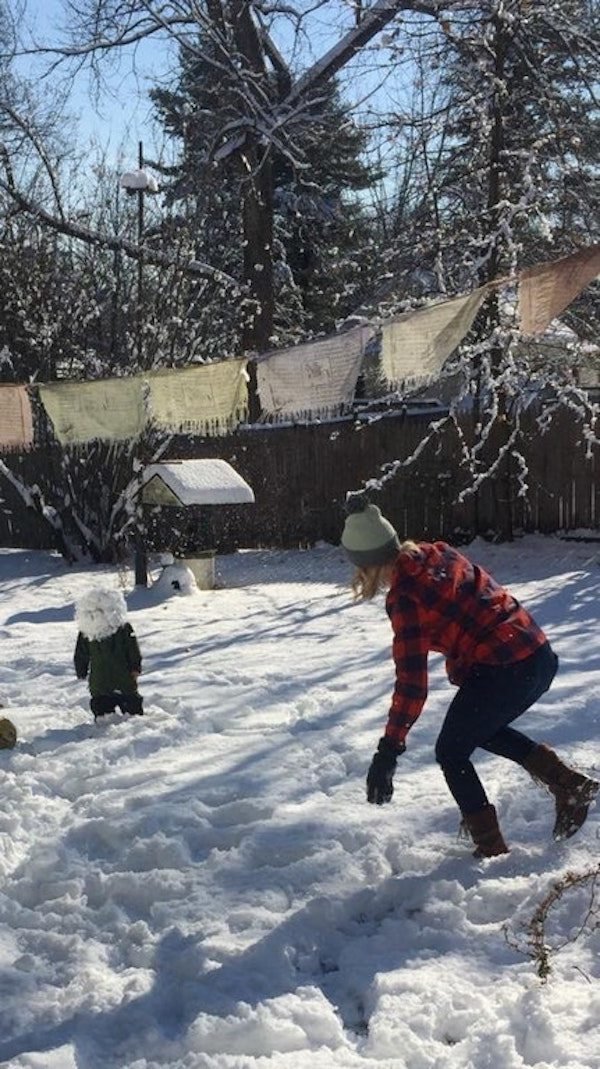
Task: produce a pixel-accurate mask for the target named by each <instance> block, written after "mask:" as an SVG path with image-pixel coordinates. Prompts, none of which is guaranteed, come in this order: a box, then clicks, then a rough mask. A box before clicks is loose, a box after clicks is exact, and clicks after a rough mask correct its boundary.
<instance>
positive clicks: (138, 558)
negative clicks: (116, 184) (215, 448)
mask: <svg viewBox="0 0 600 1069" xmlns="http://www.w3.org/2000/svg"><path fill="white" fill-rule="evenodd" d="M120 185H121V188H122V189H124V190H125V192H126V193H127V194H128V195H129V196H132V197H135V196H137V239H138V246H139V255H138V270H137V314H136V334H137V359H138V366H139V367H140V368H141V367H142V364H143V357H144V253H143V240H144V195H145V194H146V193H158V183H157V181H156V179H155V178H154V176H153V175H151V174H149V173H148V171H146V170H145V168H144V146H143V143H142V142H141V141H140V142H139V143H138V170H137V171H127V172H126V174H124V175H122V177H121V182H120ZM138 463H139V474H140V487H139V490H138V493H137V495H136V503H135V509H136V526H135V535H134V542H135V585H136V586H147V585H148V553H147V550H146V539H145V524H144V506H143V502H142V483H141V473H142V471H143V464H142V462H141V461H140V460H139V458H138Z"/></svg>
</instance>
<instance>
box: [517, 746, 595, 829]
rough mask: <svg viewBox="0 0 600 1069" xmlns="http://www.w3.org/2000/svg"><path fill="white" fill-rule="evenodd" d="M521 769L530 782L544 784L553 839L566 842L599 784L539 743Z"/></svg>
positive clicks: (579, 824)
mask: <svg viewBox="0 0 600 1069" xmlns="http://www.w3.org/2000/svg"><path fill="white" fill-rule="evenodd" d="M523 768H526V769H527V771H528V772H529V773H530V775H532V776H533V778H534V779H536V780H539V781H540V782H541V783H543V784H545V786H546V787H547V788H548V790H549V791H550V794H552V795H553V796H554V801H555V804H556V821H555V823H554V830H553V832H552V835H553V838H554V839H569V838H570V837H571V835H574V834H575V832H576V831H579V829H580V827H581V825H582V824H583V822H584V821H585V818H586V817H587V814H588V809H589V806H590V802H592V801H593V800H594V798H595V797H596V795H597V793H598V791H599V790H600V783H597V782H596V780H593V779H590V778H589V776H584V775H583V774H582V773H581V772H575V771H574V770H573V769H572V768H569V766H568V765H565V764H564V763H563V762H562V761H561V759H560V757H559V756H558V754H555V753H554V750H551V749H550V747H549V746H545V745H544V744H543V743H542V744H541V745H540V746H536V748H535V750H532V752H531V754H530V755H529V757H528V758H527V760H526V761H524V762H523Z"/></svg>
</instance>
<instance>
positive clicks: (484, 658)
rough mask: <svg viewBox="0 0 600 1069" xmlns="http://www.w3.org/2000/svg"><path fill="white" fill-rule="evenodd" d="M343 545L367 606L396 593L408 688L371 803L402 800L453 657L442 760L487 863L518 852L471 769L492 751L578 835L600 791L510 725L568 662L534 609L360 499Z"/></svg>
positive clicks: (394, 616)
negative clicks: (432, 685)
mask: <svg viewBox="0 0 600 1069" xmlns="http://www.w3.org/2000/svg"><path fill="white" fill-rule="evenodd" d="M347 512H348V516H347V518H346V523H345V526H344V531H343V534H342V546H343V548H344V550H345V551H346V554H347V556H348V557H349V559H350V561H351V562H352V563H353V564H354V565H355V567H356V569H357V570H356V573H355V577H354V581H353V584H352V585H353V589H354V591H355V594H356V596H357V597H359V598H367V599H370V598H372V597H374V596H375V594H377V593H378V591H385V592H386V593H387V600H386V608H387V612H388V615H389V617H390V621H391V624H392V630H393V632H394V640H393V658H394V662H395V668H396V685H395V689H394V694H393V697H392V703H391V709H390V713H389V718H388V722H387V726H386V729H385V733H384V735H383V737H382V738H381V739H380V740H379V745H378V747H377V752H376V753H375V754H374V755H373V759H372V761H371V766H370V768H369V772H368V776H367V800H368V801H369V802H374V803H375V804H376V805H381V804H382V803H384V802H389V801H390V800H391V797H392V793H393V784H392V778H393V775H394V771H395V769H396V761H397V758H398V757H399V756H400V754H402V753H404V751H405V749H406V742H405V740H406V736H407V734H408V731H409V730H410V728H411V727H412V726H413V724H414V723H415V721H416V719H417V717H418V716H419V715H420V713H421V710H422V708H423V706H424V704H425V700H426V698H427V656H428V653H429V651H430V650H431V651H435V652H437V653H443V654H444V655H445V657H446V671H447V673H448V677H449V679H450V682H452V683H454V684H456V685H457V686H458V688H459V690H458V693H457V694H456V695H455V697H454V699H453V701H452V702H451V704H450V707H449V709H448V711H447V713H446V717H445V720H444V723H443V725H442V730H441V732H440V735H439V737H438V740H437V743H436V749H435V755H436V759H437V761H438V763H439V765H440V766H441V769H442V772H443V774H444V777H445V779H446V782H447V784H448V787H449V790H450V792H451V794H452V796H453V797H454V799H455V801H456V803H457V805H458V807H459V809H460V811H461V814H462V817H463V824H464V826H465V827H466V829H467V830H468V831H469V832H470V835H471V837H472V839H473V841H474V843H475V846H476V850H475V856H476V857H494V856H495V855H497V854H504V853H507V852H508V847H507V846H506V843H505V841H504V838H503V836H502V832H501V831H500V828H499V826H498V820H497V816H496V810H495V808H494V806H493V805H490V803H489V802H488V799H487V796H486V793H485V791H484V789H483V786H482V784H481V781H480V779H479V777H478V775H477V773H476V771H475V769H474V767H473V765H472V763H471V756H472V754H473V751H474V750H475V749H476V748H477V747H480V748H482V749H484V750H487V751H488V752H490V753H494V754H497V755H498V756H499V757H504V758H507V759H508V760H509V761H514V762H516V763H517V764H519V765H522V767H523V768H525V769H526V770H527V771H528V772H529V773H530V774H531V775H532V776H533V778H534V779H535V780H537V781H539V782H541V783H543V784H545V785H546V786H547V788H548V789H549V791H550V793H551V794H552V795H553V796H554V801H555V808H556V820H555V825H554V833H553V834H554V838H555V839H566V838H568V837H569V836H571V835H573V834H574V833H575V832H576V831H577V830H578V829H579V828H580V827H581V825H582V824H583V822H584V820H585V819H586V816H587V812H588V808H589V805H590V803H591V802H592V800H593V798H594V797H595V795H596V794H597V793H598V790H599V789H600V784H599V783H597V782H596V781H595V780H592V779H589V778H588V777H587V776H584V775H582V774H581V773H579V772H575V771H573V769H571V768H569V767H568V766H567V765H565V764H564V763H563V762H562V761H561V759H560V758H559V757H558V756H557V754H555V753H554V752H553V751H552V750H551V749H550V748H549V747H548V746H546V745H544V744H540V745H538V744H537V743H535V742H534V741H533V740H532V739H530V738H528V737H527V736H526V735H523V734H522V733H521V732H520V731H516V730H515V729H514V728H513V727H509V725H510V724H511V723H512V722H513V721H514V720H516V719H517V717H519V716H521V714H522V713H524V712H525V710H526V709H529V708H530V706H531V705H533V703H534V702H536V701H537V699H538V698H539V697H540V696H541V695H542V694H543V693H544V692H545V691H547V690H548V688H549V687H550V684H551V683H552V680H553V678H554V675H555V673H556V670H557V667H558V657H557V656H556V654H555V653H554V651H553V650H552V648H551V646H550V643H549V642H548V640H547V638H546V635H545V634H544V632H543V631H542V630H541V628H539V627H538V625H537V624H536V622H535V621H534V619H533V618H532V617H531V616H530V614H529V613H528V612H527V611H526V609H524V608H523V606H522V605H520V604H519V602H518V601H517V600H516V599H515V598H514V597H513V596H512V595H511V594H510V593H509V592H508V591H507V590H505V589H504V588H503V587H501V586H500V585H499V584H498V583H497V582H496V581H495V580H494V579H493V578H492V577H491V576H490V575H488V573H487V572H486V571H484V569H483V568H480V567H479V566H477V565H475V564H472V563H471V561H469V560H468V559H467V558H466V557H465V556H463V554H462V553H459V552H458V550H456V549H453V548H452V547H451V546H449V545H447V544H446V543H445V542H434V543H433V544H431V543H427V542H419V543H414V542H404V543H402V544H400V540H399V538H398V535H397V533H396V531H395V530H394V528H393V527H392V525H391V523H389V521H388V520H386V519H385V518H384V517H383V516H382V515H381V513H380V511H379V509H378V508H377V506H376V505H372V504H369V503H368V501H367V499H366V498H365V496H364V495H361V494H352V495H349V498H348V501H347Z"/></svg>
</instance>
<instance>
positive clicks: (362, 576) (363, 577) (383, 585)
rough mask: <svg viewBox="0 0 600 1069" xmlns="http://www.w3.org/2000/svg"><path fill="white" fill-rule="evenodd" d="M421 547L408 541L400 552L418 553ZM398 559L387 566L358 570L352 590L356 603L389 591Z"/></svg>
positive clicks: (367, 567)
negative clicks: (392, 571)
mask: <svg viewBox="0 0 600 1069" xmlns="http://www.w3.org/2000/svg"><path fill="white" fill-rule="evenodd" d="M418 552H419V547H418V545H417V543H416V542H413V541H411V540H410V539H408V540H407V541H406V542H403V543H402V545H401V546H400V548H399V550H398V554H400V553H418ZM397 559H398V557H397V556H396V557H394V558H393V560H389V561H387V562H386V563H385V564H368V565H366V566H365V567H364V568H357V569H356V571H355V572H354V575H353V577H352V590H353V593H354V598H355V600H356V601H371V600H372V599H373V598H374V597H375V595H376V594H379V592H380V591H384V590H387V589H388V587H389V585H390V579H391V570H392V568H393V567H394V564H395V563H396V560H397Z"/></svg>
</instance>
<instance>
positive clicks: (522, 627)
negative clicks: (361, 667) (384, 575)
mask: <svg viewBox="0 0 600 1069" xmlns="http://www.w3.org/2000/svg"><path fill="white" fill-rule="evenodd" d="M386 608H387V612H388V615H389V617H390V620H391V623H392V628H393V631H394V642H393V647H392V650H393V657H394V663H395V665H396V685H395V688H394V695H393V698H392V706H391V709H390V715H389V720H388V723H387V727H386V731H385V734H386V735H387V736H388V737H389V738H390V739H392V740H393V741H394V742H398V743H400V742H404V739H405V737H406V734H407V732H408V731H409V730H410V728H411V727H412V725H413V724H414V722H415V720H416V719H417V717H418V716H419V715H420V713H421V710H422V709H423V706H424V704H425V699H426V698H427V655H428V653H429V651H430V650H432V651H434V652H435V653H443V654H444V655H445V657H446V671H447V673H448V678H449V679H450V682H451V683H456V684H457V685H459V686H460V684H461V683H463V682H464V681H465V679H466V677H467V675H468V674H469V671H470V669H471V668H472V667H473V665H475V664H490V665H503V664H513V663H514V662H515V661H522V660H524V658H525V657H529V656H530V654H532V653H534V652H535V650H536V649H538V647H539V646H542V645H543V644H544V643H545V642H546V641H547V639H546V636H545V634H544V632H543V631H542V630H541V629H540V628H539V627H538V626H537V624H536V623H535V621H534V620H533V619H532V617H531V616H530V615H529V613H528V612H527V611H526V610H525V609H524V608H523V607H522V606H521V605H519V602H518V601H517V600H516V599H515V598H513V597H512V595H511V594H509V593H508V591H506V590H504V588H503V587H501V586H500V584H499V583H497V582H496V581H495V579H493V578H492V577H491V576H490V575H488V573H487V572H486V571H484V569H483V568H480V567H478V565H476V564H472V563H471V561H469V560H467V558H466V557H463V555H462V553H459V552H458V550H456V549H453V548H452V547H451V546H448V545H446V543H445V542H434V543H428V542H421V543H419V553H418V554H417V553H412V554H411V553H406V552H405V553H401V554H400V555H399V557H398V561H397V564H396V569H395V572H394V578H393V581H392V585H391V587H390V591H389V594H388V596H387V601H386Z"/></svg>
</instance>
